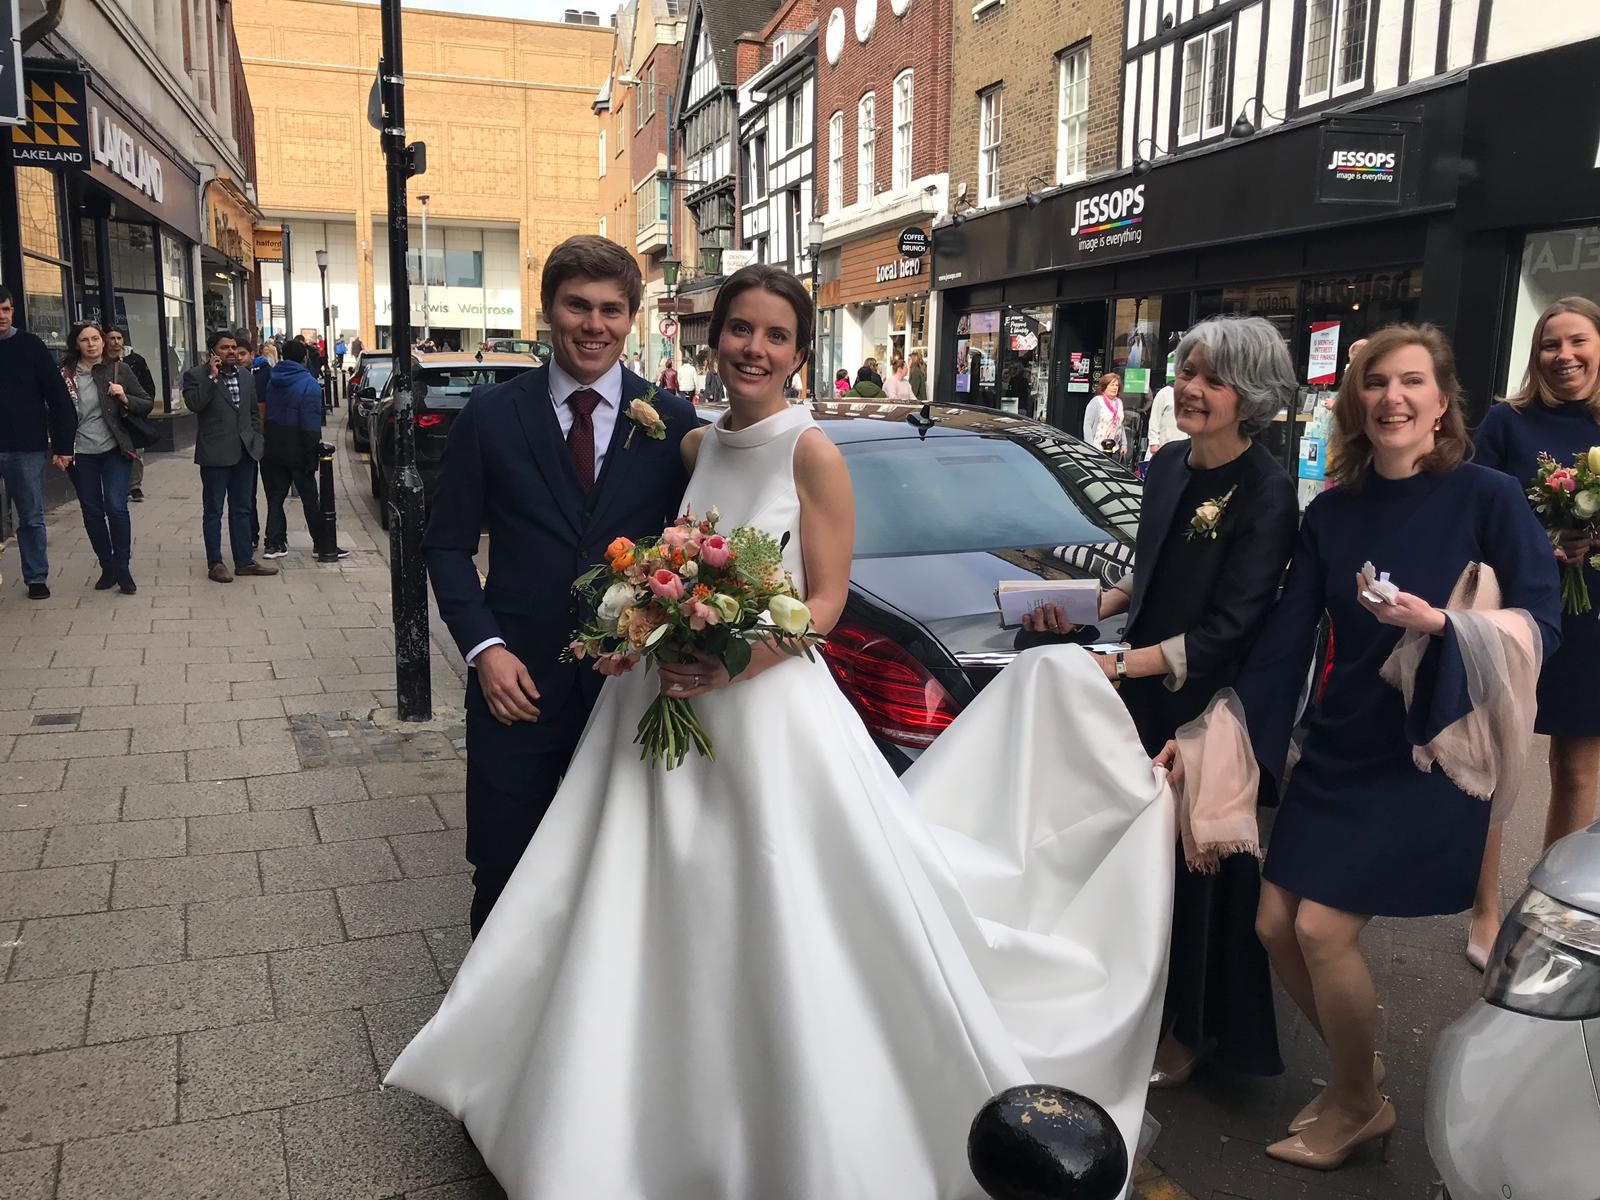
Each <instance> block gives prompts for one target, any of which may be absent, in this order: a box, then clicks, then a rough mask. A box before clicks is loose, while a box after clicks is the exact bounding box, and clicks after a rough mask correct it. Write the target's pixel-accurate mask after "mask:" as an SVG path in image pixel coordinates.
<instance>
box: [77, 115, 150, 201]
mask: <svg viewBox="0 0 1600 1200" xmlns="http://www.w3.org/2000/svg"><path fill="white" fill-rule="evenodd" d="M89 128H90V129H91V131H92V132H93V135H94V143H93V145H94V160H95V162H97V163H99V164H100V165H101V166H103V167H105V168H106V169H107V170H109V171H111V173H112V174H114V175H116V176H117V177H118V178H120V179H121V180H122V181H123V182H124V183H126V184H128V185H129V186H131V187H134V188H136V189H138V190H139V191H141V192H143V193H144V194H145V195H146V196H149V197H150V199H152V200H154V201H155V202H156V203H157V204H160V203H162V202H163V201H164V200H165V199H166V195H167V188H166V181H165V179H164V178H163V176H162V171H161V162H160V160H159V159H157V157H156V156H155V154H154V153H153V152H152V151H151V150H150V149H149V148H148V147H147V146H145V145H144V143H142V142H139V141H136V140H134V137H133V135H132V134H130V133H128V131H127V130H125V129H123V128H122V126H120V125H118V124H117V123H116V121H114V120H113V119H112V118H110V117H102V116H101V115H100V110H99V109H98V108H91V109H89Z"/></svg>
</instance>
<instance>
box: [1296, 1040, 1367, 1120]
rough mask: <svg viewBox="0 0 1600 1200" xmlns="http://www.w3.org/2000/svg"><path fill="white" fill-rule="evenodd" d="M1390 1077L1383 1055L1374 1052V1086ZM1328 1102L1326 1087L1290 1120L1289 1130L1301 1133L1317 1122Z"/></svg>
mask: <svg viewBox="0 0 1600 1200" xmlns="http://www.w3.org/2000/svg"><path fill="white" fill-rule="evenodd" d="M1388 1077H1389V1068H1388V1067H1386V1066H1385V1065H1384V1062H1383V1055H1381V1054H1376V1053H1375V1054H1373V1056H1372V1086H1373V1087H1375V1088H1381V1087H1382V1086H1383V1081H1384V1080H1385V1079H1387V1078H1388ZM1327 1102H1328V1091H1327V1089H1326V1088H1324V1089H1323V1090H1322V1091H1320V1092H1318V1093H1317V1095H1316V1097H1315V1098H1314V1099H1313V1100H1312V1101H1311V1103H1310V1104H1308V1105H1306V1106H1305V1107H1304V1108H1302V1109H1301V1110H1300V1112H1299V1113H1298V1114H1297V1115H1296V1116H1295V1119H1294V1120H1292V1121H1290V1122H1289V1132H1290V1133H1299V1132H1300V1131H1301V1130H1302V1129H1304V1128H1305V1127H1306V1126H1307V1125H1315V1124H1316V1123H1317V1118H1318V1117H1320V1116H1321V1115H1322V1108H1323V1106H1324V1105H1325V1104H1327Z"/></svg>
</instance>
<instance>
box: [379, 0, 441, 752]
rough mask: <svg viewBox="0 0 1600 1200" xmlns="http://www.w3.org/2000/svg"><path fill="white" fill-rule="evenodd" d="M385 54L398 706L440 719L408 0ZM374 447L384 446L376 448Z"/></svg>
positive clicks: (394, 7)
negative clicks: (419, 376)
mask: <svg viewBox="0 0 1600 1200" xmlns="http://www.w3.org/2000/svg"><path fill="white" fill-rule="evenodd" d="M381 3H382V20H383V58H382V60H381V61H380V62H379V63H378V84H379V91H380V93H381V97H382V112H381V115H380V116H379V117H378V119H376V120H375V121H374V123H375V124H376V125H378V127H379V130H380V132H381V133H382V142H383V155H384V165H385V171H386V174H387V179H388V206H389V297H390V300H389V331H390V337H389V341H390V345H391V347H392V349H393V351H394V375H393V381H392V384H391V388H392V391H393V393H394V397H395V422H394V433H395V437H394V465H395V478H394V481H393V483H391V484H390V493H389V496H388V497H387V498H386V500H385V502H386V503H387V504H389V505H390V520H389V578H390V585H391V590H392V595H393V604H394V666H395V705H396V707H397V708H398V709H399V712H400V719H401V720H402V721H427V720H430V719H431V718H432V717H433V684H432V681H431V679H430V678H429V671H428V654H429V649H430V642H429V637H428V577H427V572H426V570H425V569H424V566H423V562H422V524H423V519H424V513H425V506H424V503H423V495H422V475H421V474H420V473H419V472H418V470H417V429H416V411H415V404H414V398H413V396H412V391H411V378H412V370H411V367H412V361H411V284H410V278H409V276H408V274H407V271H406V240H407V239H406V234H407V217H406V183H407V181H408V180H409V179H410V178H411V176H413V175H420V174H422V173H423V171H425V170H426V169H427V148H426V147H425V146H424V145H423V144H422V143H421V142H418V143H416V144H415V145H410V146H408V145H407V144H406V91H405V88H406V81H405V67H404V65H403V62H402V56H401V33H400V25H401V17H400V0H381ZM373 450H374V452H376V451H377V447H376V446H374V447H373Z"/></svg>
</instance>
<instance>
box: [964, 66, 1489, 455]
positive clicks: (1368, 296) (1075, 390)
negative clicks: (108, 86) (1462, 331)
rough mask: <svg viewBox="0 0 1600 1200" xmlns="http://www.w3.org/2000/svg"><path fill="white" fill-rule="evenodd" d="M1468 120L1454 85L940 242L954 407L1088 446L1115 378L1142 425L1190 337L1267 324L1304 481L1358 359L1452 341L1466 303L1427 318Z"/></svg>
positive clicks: (973, 220)
mask: <svg viewBox="0 0 1600 1200" xmlns="http://www.w3.org/2000/svg"><path fill="white" fill-rule="evenodd" d="M1464 104H1465V86H1464V84H1463V83H1462V82H1460V81H1455V82H1453V83H1452V84H1451V85H1447V86H1445V87H1441V88H1439V89H1435V90H1434V91H1432V92H1429V93H1424V94H1421V95H1417V96H1412V97H1408V98H1407V99H1406V100H1404V101H1397V102H1394V103H1391V104H1388V105H1384V106H1381V107H1380V108H1377V109H1372V110H1368V111H1365V112H1363V113H1362V114H1361V115H1360V116H1359V117H1355V116H1351V115H1348V114H1346V115H1341V116H1339V117H1336V118H1335V117H1329V118H1325V119H1313V120H1308V121H1306V122H1303V123H1301V124H1298V125H1295V126H1292V127H1285V128H1282V129H1279V130H1274V131H1272V132H1271V133H1270V134H1267V135H1258V136H1257V137H1255V138H1252V139H1250V140H1248V141H1241V142H1237V143H1234V144H1231V145H1228V146H1226V147H1224V148H1221V149H1218V150H1216V151H1212V152H1210V153H1205V154H1199V155H1196V156H1194V157H1192V158H1185V159H1180V160H1177V161H1173V162H1168V163H1165V164H1162V165H1157V166H1156V167H1155V168H1154V169H1153V170H1147V171H1143V172H1141V173H1140V174H1138V175H1134V174H1132V173H1126V174H1123V175H1121V176H1114V177H1111V178H1108V179H1102V180H1099V181H1096V182H1094V183H1091V184H1088V185H1085V186H1082V187H1077V188H1072V189H1065V190H1062V191H1057V192H1054V193H1052V194H1050V195H1047V196H1045V197H1043V198H1042V200H1040V202H1039V203H1038V205H1037V207H1033V208H1030V207H1028V206H1027V205H1025V204H1022V203H1017V204H1014V205H1009V206H1007V207H1004V208H1001V209H998V210H996V211H993V212H989V213H985V214H982V215H978V216H973V217H968V218H965V219H963V220H961V221H960V222H959V223H956V222H949V223H946V224H944V225H942V226H940V227H939V228H937V229H936V230H935V231H934V271H933V275H934V278H933V285H934V288H935V290H936V293H937V294H939V295H940V296H941V297H942V299H941V307H942V311H943V314H944V316H943V320H942V323H941V330H940V337H939V339H938V343H939V348H940V354H941V356H942V358H941V363H940V366H941V370H940V372H939V376H940V378H941V379H947V380H949V381H950V383H949V385H948V386H947V387H941V388H940V394H941V395H942V396H943V397H944V398H945V399H951V400H956V401H959V402H963V403H971V404H980V405H984V406H986V407H991V408H998V409H1001V410H1004V411H1008V412H1015V413H1019V414H1021V415H1024V416H1031V417H1035V418H1037V419H1040V420H1044V421H1047V422H1049V423H1050V424H1053V425H1055V426H1057V427H1059V428H1061V429H1065V430H1068V431H1069V432H1077V431H1079V430H1080V429H1081V428H1082V423H1083V414H1084V410H1085V407H1086V406H1087V404H1088V403H1089V401H1090V400H1091V399H1092V398H1093V396H1094V395H1095V394H1096V393H1097V392H1098V391H1099V390H1100V388H1101V387H1102V386H1103V383H1104V381H1105V378H1106V376H1107V375H1108V374H1110V373H1112V372H1115V373H1116V374H1117V376H1118V377H1119V378H1120V380H1121V383H1122V392H1123V396H1124V399H1125V401H1126V403H1127V407H1128V411H1130V412H1132V413H1144V412H1147V411H1148V408H1149V404H1150V401H1151V400H1152V399H1153V397H1154V395H1155V393H1156V392H1158V391H1159V390H1160V389H1161V388H1162V387H1164V386H1165V385H1166V384H1167V383H1169V382H1170V381H1171V380H1172V378H1173V377H1174V375H1175V371H1176V359H1175V352H1176V349H1177V346H1178V343H1179V341H1180V340H1181V339H1182V337H1183V335H1184V333H1185V332H1186V331H1187V330H1188V329H1189V328H1191V327H1192V326H1193V325H1194V324H1196V323H1197V322H1199V321H1202V320H1204V319H1206V318H1207V317H1213V316H1219V315H1225V314H1248V315H1253V316H1259V317H1263V318H1265V319H1266V320H1268V321H1270V322H1271V323H1272V324H1273V325H1274V326H1275V327H1276V328H1277V329H1278V330H1279V332H1280V333H1282V335H1283V338H1284V341H1285V342H1286V343H1287V345H1288V347H1289V349H1290V352H1291V355H1292V357H1293V359H1294V362H1295V369H1296V373H1297V376H1298V378H1299V380H1300V383H1301V392H1300V395H1299V397H1298V402H1297V405H1296V410H1295V411H1294V412H1289V413H1285V414H1284V415H1283V417H1282V418H1281V419H1280V421H1279V422H1278V423H1277V425H1276V426H1275V428H1274V429H1273V430H1271V431H1269V433H1268V434H1267V435H1266V440H1267V442H1268V444H1269V445H1271V446H1272V448H1273V449H1274V450H1275V452H1276V453H1277V454H1279V455H1280V457H1282V458H1283V460H1284V461H1285V463H1286V465H1291V466H1292V464H1293V462H1294V459H1295V457H1296V455H1297V453H1298V450H1299V445H1298V444H1299V441H1300V436H1299V434H1300V430H1301V429H1302V428H1303V427H1304V425H1305V423H1306V421H1307V420H1308V418H1309V417H1310V416H1311V414H1312V413H1313V410H1314V408H1315V407H1316V400H1317V399H1318V398H1325V397H1326V395H1327V394H1328V391H1329V390H1330V389H1331V388H1332V387H1334V386H1335V385H1336V384H1337V381H1338V379H1339V378H1340V377H1341V375H1342V371H1343V366H1344V363H1345V360H1346V356H1347V353H1348V350H1349V347H1350V345H1351V344H1352V343H1353V342H1354V341H1356V340H1357V339H1359V338H1362V337H1364V336H1366V335H1367V334H1369V333H1370V332H1371V331H1372V330H1374V329H1376V328H1378V327H1380V326H1382V325H1385V324H1389V323H1391V322H1394V321H1417V320H1425V319H1432V320H1436V321H1439V322H1440V323H1441V324H1446V325H1448V324H1449V323H1450V317H1451V316H1452V315H1453V313H1452V312H1450V311H1446V310H1445V309H1444V307H1443V302H1444V301H1448V304H1450V305H1453V304H1454V299H1455V298H1454V296H1453V295H1448V296H1444V297H1439V298H1438V299H1440V300H1441V304H1433V305H1430V300H1431V299H1434V297H1432V295H1431V284H1432V280H1433V276H1434V274H1435V264H1436V262H1438V261H1439V260H1440V259H1441V258H1443V257H1446V256H1448V255H1449V254H1450V253H1452V252H1453V251H1454V250H1455V249H1456V246H1455V240H1454V238H1453V236H1452V235H1451V234H1450V232H1449V230H1448V228H1447V226H1448V222H1449V209H1450V207H1451V205H1452V204H1453V203H1454V201H1455V187H1454V177H1453V176H1451V175H1447V174H1446V173H1445V172H1444V171H1442V170H1440V169H1439V167H1438V164H1440V163H1442V162H1444V161H1446V160H1449V161H1456V160H1457V159H1458V156H1459V153H1460V140H1461V129H1462V119H1463V110H1464ZM1352 163H1358V164H1362V165H1363V167H1364V166H1365V164H1369V163H1372V164H1377V165H1378V167H1379V169H1378V170H1375V171H1368V170H1365V169H1363V170H1362V171H1361V172H1360V173H1359V175H1357V174H1355V173H1353V172H1352V171H1350V170H1349V169H1348V168H1347V167H1346V166H1345V165H1346V164H1352ZM1355 180H1359V182H1354V181H1355ZM1253 181H1262V182H1260V183H1259V184H1258V183H1256V182H1253ZM1446 273H1447V274H1453V270H1452V271H1449V272H1446ZM1425 279H1426V280H1428V281H1429V283H1430V289H1429V290H1425V289H1424V280H1425ZM1330 364H1331V365H1330ZM1136 426H1137V427H1140V428H1142V422H1137V423H1136Z"/></svg>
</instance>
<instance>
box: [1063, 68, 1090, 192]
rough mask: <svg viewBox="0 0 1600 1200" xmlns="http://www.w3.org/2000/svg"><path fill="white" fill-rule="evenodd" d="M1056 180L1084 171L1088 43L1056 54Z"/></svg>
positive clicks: (1074, 179)
mask: <svg viewBox="0 0 1600 1200" xmlns="http://www.w3.org/2000/svg"><path fill="white" fill-rule="evenodd" d="M1056 109H1057V113H1058V116H1057V121H1058V126H1057V129H1056V182H1057V183H1075V182H1077V181H1078V180H1080V179H1083V178H1085V177H1086V176H1087V175H1088V151H1089V44H1088V43H1087V42H1085V43H1084V44H1083V45H1081V46H1078V47H1075V48H1074V49H1071V50H1067V51H1065V52H1063V53H1062V54H1060V55H1059V56H1058V57H1057V58H1056Z"/></svg>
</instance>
